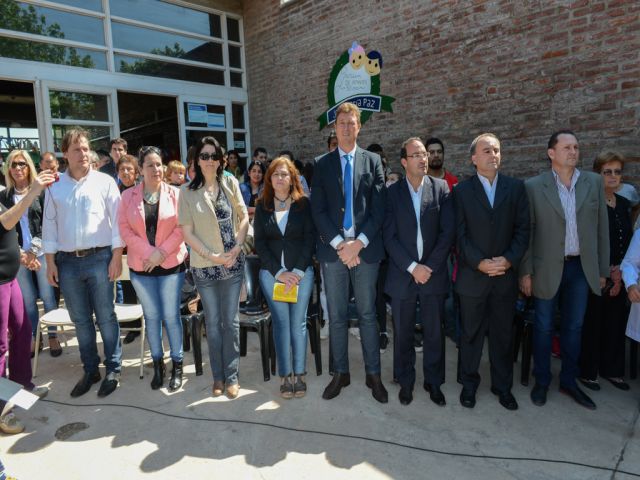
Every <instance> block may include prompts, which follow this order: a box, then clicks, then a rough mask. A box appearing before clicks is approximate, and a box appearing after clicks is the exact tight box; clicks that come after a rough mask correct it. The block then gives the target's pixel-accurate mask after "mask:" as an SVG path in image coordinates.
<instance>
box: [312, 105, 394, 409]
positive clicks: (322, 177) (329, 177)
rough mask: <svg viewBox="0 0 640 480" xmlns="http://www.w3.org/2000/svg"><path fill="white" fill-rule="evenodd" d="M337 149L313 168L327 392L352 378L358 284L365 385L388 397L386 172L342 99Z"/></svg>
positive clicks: (354, 108) (355, 111)
mask: <svg viewBox="0 0 640 480" xmlns="http://www.w3.org/2000/svg"><path fill="white" fill-rule="evenodd" d="M335 124H336V136H337V137H338V148H337V149H335V150H334V151H332V152H330V153H328V154H326V155H324V156H323V157H321V158H320V159H319V160H318V161H317V162H316V166H315V168H314V174H313V183H312V187H311V191H312V194H311V211H312V213H313V220H314V223H315V225H316V229H317V231H318V241H317V256H318V260H319V261H320V264H321V266H322V272H323V275H324V279H325V286H326V289H327V303H328V307H329V332H330V334H329V338H330V342H331V355H332V360H333V368H334V375H333V379H332V380H331V383H330V384H329V385H328V386H327V388H326V389H325V390H324V393H323V394H322V398H324V399H326V400H329V399H332V398H334V397H336V396H338V395H339V394H340V390H341V389H342V388H343V387H346V386H347V385H349V383H350V381H351V377H350V375H349V355H348V333H347V330H348V324H349V319H348V315H347V306H348V303H349V285H350V284H351V286H352V288H353V293H354V296H355V299H356V306H357V309H358V321H359V327H360V337H361V343H362V355H363V357H364V364H365V372H366V385H367V386H368V387H369V388H371V390H372V395H373V397H374V398H375V399H376V400H377V401H379V402H381V403H386V402H387V401H388V394H387V391H386V389H385V388H384V385H383V384H382V381H381V379H380V344H379V342H380V339H379V336H378V324H377V319H376V306H375V302H376V280H377V277H378V267H379V264H380V261H381V260H382V259H383V258H384V246H383V243H382V234H381V231H380V229H381V227H382V222H383V220H384V195H385V189H384V188H385V187H384V174H383V170H382V162H381V161H380V157H379V156H378V155H376V154H375V153H371V152H367V151H365V150H363V149H361V148H360V147H358V146H357V145H356V140H357V138H358V133H359V132H360V110H359V109H358V107H357V106H355V105H354V104H352V103H347V102H345V103H343V104H342V105H340V106H339V107H338V109H337V111H336V121H335Z"/></svg>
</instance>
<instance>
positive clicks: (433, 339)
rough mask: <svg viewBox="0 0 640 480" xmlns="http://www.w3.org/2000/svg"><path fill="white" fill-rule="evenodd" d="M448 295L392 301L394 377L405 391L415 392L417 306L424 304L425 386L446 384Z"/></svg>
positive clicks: (418, 296)
mask: <svg viewBox="0 0 640 480" xmlns="http://www.w3.org/2000/svg"><path fill="white" fill-rule="evenodd" d="M444 297H445V296H444V295H420V294H417V293H416V294H415V295H413V296H411V297H409V298H404V299H396V298H392V299H391V309H392V313H393V328H394V337H393V368H394V372H393V373H394V377H395V378H396V379H397V380H398V383H399V384H400V385H401V386H403V387H409V388H413V385H414V384H415V381H416V369H415V365H416V351H415V349H414V345H413V339H414V331H415V325H416V306H417V303H418V301H420V322H421V324H422V334H423V337H424V340H423V347H424V350H423V353H422V370H423V374H424V383H425V384H429V385H435V386H440V385H442V383H443V382H444V332H443V329H442V322H443V319H444Z"/></svg>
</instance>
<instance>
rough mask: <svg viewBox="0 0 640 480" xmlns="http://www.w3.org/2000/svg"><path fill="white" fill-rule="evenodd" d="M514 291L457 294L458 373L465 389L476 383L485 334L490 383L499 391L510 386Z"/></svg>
mask: <svg viewBox="0 0 640 480" xmlns="http://www.w3.org/2000/svg"><path fill="white" fill-rule="evenodd" d="M516 300H517V293H516V292H514V293H513V295H507V296H505V295H498V294H496V293H494V292H493V291H491V292H490V293H489V294H488V295H486V296H484V297H468V296H465V295H460V310H461V320H462V322H461V323H462V325H461V332H460V333H461V335H460V375H461V377H462V385H463V387H464V388H465V389H467V390H471V391H473V392H475V391H476V390H477V389H478V385H480V374H479V373H478V369H479V367H480V360H481V359H482V348H483V346H484V338H485V336H486V335H487V333H488V334H489V361H490V364H491V385H492V386H493V387H494V388H496V389H497V390H498V391H500V392H505V393H506V392H508V391H510V390H511V387H512V386H513V347H512V344H513V318H514V315H515V311H516Z"/></svg>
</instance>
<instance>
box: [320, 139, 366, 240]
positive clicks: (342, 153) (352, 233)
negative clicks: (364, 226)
mask: <svg viewBox="0 0 640 480" xmlns="http://www.w3.org/2000/svg"><path fill="white" fill-rule="evenodd" d="M357 148H358V147H357V146H355V147H353V150H351V151H350V152H345V151H344V150H342V149H341V148H340V147H338V155H340V166H341V167H342V178H344V168H345V166H346V165H347V160H346V159H345V158H344V156H345V155H351V179H352V180H353V179H355V178H356V175H355V173H356V169H355V167H356V150H357ZM344 188H347V185H345V186H344ZM348 188H350V189H351V218H352V219H353V225H352V226H351V228H350V229H349V230H347V231H345V232H344V233H345V235H346V236H347V237H355V235H356V218H355V216H354V215H353V202H354V201H355V198H353V194H354V193H355V192H354V189H353V181H352V182H351V185H349V186H348ZM343 240H344V238H343V237H342V235H336V236H335V237H333V240H331V242H329V243H330V245H331V246H332V247H333V248H335V249H337V248H338V245H339V244H340V242H342V241H343ZM358 240H360V241H361V242H362V244H363V245H364V247H363V248H365V247H366V246H367V245H369V239H368V238H367V236H366V235H365V234H364V233H361V234H360V235H358Z"/></svg>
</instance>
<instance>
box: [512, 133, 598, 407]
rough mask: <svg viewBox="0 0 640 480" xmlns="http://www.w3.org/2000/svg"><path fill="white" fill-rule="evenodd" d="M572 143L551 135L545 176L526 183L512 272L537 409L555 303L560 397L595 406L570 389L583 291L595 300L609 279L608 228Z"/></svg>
mask: <svg viewBox="0 0 640 480" xmlns="http://www.w3.org/2000/svg"><path fill="white" fill-rule="evenodd" d="M579 152H580V151H579V147H578V139H577V138H576V135H575V134H574V133H573V132H572V131H570V130H560V131H557V132H555V133H554V134H553V135H551V138H550V139H549V143H548V145H547V155H548V156H549V159H550V160H551V170H549V171H546V172H544V173H541V174H540V175H538V176H537V177H533V178H530V179H529V180H527V182H526V188H527V195H528V196H529V204H530V205H531V240H530V244H529V249H528V251H527V254H526V255H525V258H524V260H523V262H522V265H521V267H520V275H521V278H520V289H521V290H522V292H523V293H524V294H525V295H527V296H530V295H533V296H534V300H535V321H534V334H533V360H534V369H533V374H534V376H535V378H536V383H535V385H534V387H533V390H531V400H532V401H533V403H534V404H535V405H538V406H541V405H544V404H545V403H546V401H547V390H548V389H549V384H550V383H551V369H550V361H549V357H550V354H551V335H552V332H553V318H554V315H555V310H556V305H557V304H558V302H559V303H560V308H561V326H560V345H561V352H562V369H561V371H560V392H561V393H564V394H566V395H568V396H570V397H571V398H573V400H575V401H576V402H577V403H578V404H579V405H581V406H583V407H586V408H588V409H591V410H595V408H596V405H595V403H594V402H593V401H592V400H591V399H590V398H589V397H588V396H587V395H586V394H585V393H584V392H583V391H582V390H580V389H579V388H578V386H577V384H576V376H577V375H578V358H579V356H580V344H581V337H582V322H583V319H584V314H585V311H586V308H587V298H588V295H589V289H591V291H593V292H594V293H595V294H596V295H600V294H601V290H602V288H604V286H605V282H606V277H607V276H608V275H609V222H608V217H607V206H606V202H605V196H604V187H603V184H602V178H601V176H600V175H597V174H595V173H592V172H582V171H580V170H578V169H577V168H576V166H577V164H578V160H579V158H580V155H579Z"/></svg>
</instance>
